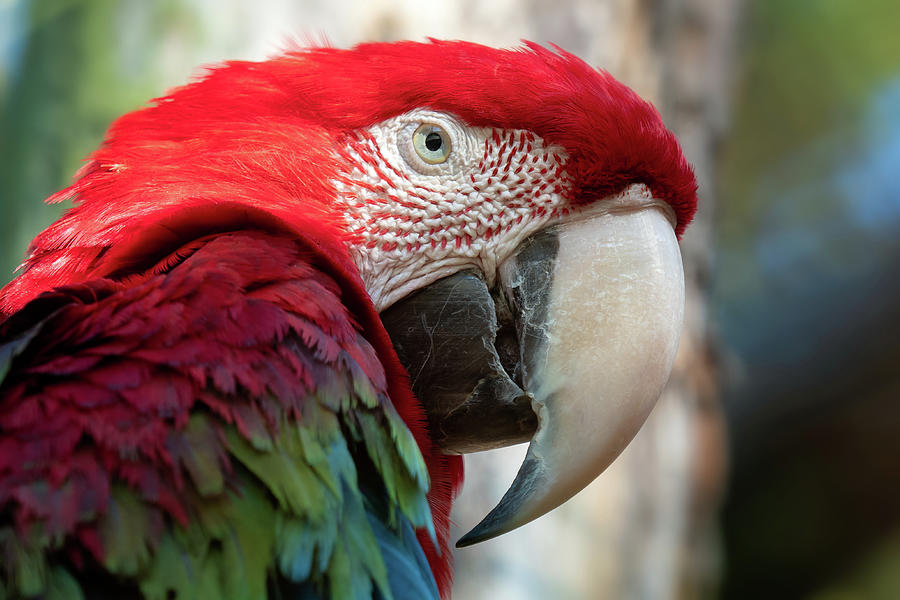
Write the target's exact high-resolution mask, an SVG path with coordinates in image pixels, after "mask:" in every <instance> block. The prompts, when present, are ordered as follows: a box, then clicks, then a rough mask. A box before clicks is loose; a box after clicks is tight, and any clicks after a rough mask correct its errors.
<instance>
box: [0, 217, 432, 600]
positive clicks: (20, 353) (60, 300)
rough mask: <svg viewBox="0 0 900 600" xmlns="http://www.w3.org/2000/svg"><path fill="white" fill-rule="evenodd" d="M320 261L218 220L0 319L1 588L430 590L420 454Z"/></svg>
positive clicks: (97, 593) (221, 594) (72, 593)
mask: <svg viewBox="0 0 900 600" xmlns="http://www.w3.org/2000/svg"><path fill="white" fill-rule="evenodd" d="M322 265H323V261H322V259H321V257H320V256H318V255H317V254H316V253H315V252H314V251H311V250H310V249H309V248H308V247H304V246H303V245H302V244H298V243H297V241H296V240H295V239H292V238H291V237H290V236H283V235H282V236H279V235H276V234H273V233H266V232H260V231H251V232H232V233H216V234H214V235H210V236H208V237H206V238H201V239H199V240H196V241H194V242H192V243H191V244H189V245H187V246H185V247H183V248H181V249H179V250H177V251H176V252H175V253H174V254H173V255H171V256H169V257H167V258H166V259H164V260H163V261H161V262H160V263H159V264H158V265H157V266H156V267H154V268H149V269H145V270H143V271H139V272H131V273H127V274H124V275H123V276H121V277H120V278H118V279H110V278H99V279H94V280H90V281H86V282H81V283H76V284H73V285H69V286H65V287H60V288H57V289H54V290H53V291H50V292H46V293H44V294H42V295H40V296H38V297H37V298H36V299H34V300H32V301H31V302H29V303H28V304H27V305H25V306H24V307H23V308H22V309H21V310H19V311H17V312H16V313H14V314H13V315H11V316H10V317H9V318H8V319H6V321H5V322H3V323H2V325H0V557H2V560H0V563H2V566H0V592H2V593H0V596H3V597H17V596H33V595H45V596H46V597H48V598H53V597H60V598H61V597H66V598H77V597H79V596H82V597H127V595H133V596H138V595H142V596H143V597H145V598H168V597H176V598H194V597H205V598H236V599H237V598H261V597H266V595H267V594H271V595H272V596H273V597H282V598H287V597H312V598H318V597H322V598H334V599H337V598H379V597H383V598H390V597H394V598H401V597H410V596H408V594H409V593H413V594H415V597H417V598H419V597H429V596H430V597H435V598H436V597H437V595H438V593H437V587H436V585H435V580H434V577H433V576H432V574H431V571H430V570H429V568H428V562H427V561H426V559H425V553H424V552H423V549H422V546H421V545H420V544H419V543H418V542H417V540H416V537H415V534H414V533H413V532H414V530H430V531H431V535H432V537H434V533H433V524H432V523H433V522H432V516H431V512H430V510H429V506H428V501H427V497H426V493H427V490H428V487H429V476H428V469H427V467H426V464H425V462H424V460H423V457H422V454H421V453H420V451H419V447H418V446H417V443H416V440H415V439H414V437H413V434H412V433H411V432H410V430H409V428H408V427H407V426H406V424H405V423H404V420H403V418H401V416H400V414H399V413H398V411H397V408H396V407H395V406H394V404H392V402H391V400H390V398H389V389H390V388H391V385H392V384H391V383H390V382H389V381H388V378H389V376H388V375H386V371H385V367H384V365H383V364H382V362H381V359H380V356H379V353H378V352H377V351H376V349H375V347H373V344H372V343H370V340H369V339H368V338H367V336H366V332H365V330H364V328H363V326H361V325H360V322H364V319H362V318H360V317H359V316H358V315H356V314H354V311H353V310H352V308H351V307H350V306H351V305H352V303H350V302H348V301H347V298H346V297H345V296H346V294H345V290H344V289H343V288H342V286H341V283H339V282H338V281H336V279H335V278H334V277H332V276H331V275H329V273H328V272H327V269H324V268H322ZM401 570H403V571H404V572H403V573H401ZM423 591H424V592H427V595H426V596H423V595H422V593H423ZM128 592H130V594H129V593H128Z"/></svg>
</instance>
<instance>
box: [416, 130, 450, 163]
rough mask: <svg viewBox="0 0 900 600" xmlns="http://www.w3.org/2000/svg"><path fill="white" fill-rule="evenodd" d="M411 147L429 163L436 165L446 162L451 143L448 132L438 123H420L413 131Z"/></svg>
mask: <svg viewBox="0 0 900 600" xmlns="http://www.w3.org/2000/svg"><path fill="white" fill-rule="evenodd" d="M412 142H413V144H412V145H413V149H414V150H415V151H416V154H417V155H418V156H419V158H421V159H422V160H424V161H425V162H426V163H428V164H429V165H438V164H441V163H444V162H447V159H448V158H450V151H451V150H452V149H453V144H452V143H451V142H450V134H449V133H447V131H445V130H444V128H443V127H441V126H440V125H435V124H434V123H422V124H421V125H419V127H418V128H417V129H416V130H415V132H413V135H412Z"/></svg>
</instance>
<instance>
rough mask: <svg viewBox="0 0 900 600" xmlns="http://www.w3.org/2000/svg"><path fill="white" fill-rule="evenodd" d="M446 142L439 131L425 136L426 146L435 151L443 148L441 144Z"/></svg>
mask: <svg viewBox="0 0 900 600" xmlns="http://www.w3.org/2000/svg"><path fill="white" fill-rule="evenodd" d="M443 144H444V140H443V139H441V136H440V134H439V133H436V132H434V131H432V132H431V133H429V134H428V135H427V136H425V147H426V148H428V149H429V150H431V151H432V152H435V151H437V150H440V149H441V146H442V145H443Z"/></svg>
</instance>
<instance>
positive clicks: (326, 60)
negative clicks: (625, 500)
mask: <svg viewBox="0 0 900 600" xmlns="http://www.w3.org/2000/svg"><path fill="white" fill-rule="evenodd" d="M64 200H71V201H72V204H71V207H70V208H69V209H68V210H67V211H66V212H65V213H64V214H63V215H62V216H61V217H60V218H59V219H58V220H57V221H55V222H54V223H52V224H51V225H49V227H47V228H46V229H45V230H44V231H43V232H41V233H40V234H38V235H37V236H36V237H35V239H34V240H33V241H32V242H31V244H30V246H29V249H28V252H27V255H26V258H25V260H24V262H23V264H22V266H21V267H20V269H19V271H20V272H19V274H18V276H17V277H16V278H14V279H13V280H12V281H11V282H10V283H9V284H7V285H6V286H5V287H4V288H3V290H2V292H0V319H2V321H0V599H12V598H48V599H61V598H66V599H93V598H117V599H122V598H144V599H147V600H157V599H159V600H171V599H181V600H186V599H193V598H198V599H206V598H223V599H258V598H276V599H294V598H304V599H318V598H322V599H325V598H328V599H331V600H339V599H340V600H343V599H363V598H365V599H369V598H377V599H384V600H388V599H391V598H393V599H398V600H399V599H407V598H415V599H426V598H448V597H449V594H450V591H451V580H452V564H451V563H452V559H451V556H452V554H451V548H450V544H451V542H450V509H451V505H452V503H453V501H454V499H455V497H456V494H457V492H458V490H459V488H460V486H461V484H462V477H463V470H462V455H463V454H465V453H468V452H475V451H481V450H487V449H490V448H497V447H501V446H508V445H511V444H515V443H521V442H528V444H529V445H528V450H527V452H526V455H525V458H524V461H523V463H522V466H521V468H520V469H519V471H518V474H517V475H516V477H515V480H514V481H513V483H512V485H511V486H510V488H509V491H507V492H506V494H505V495H504V496H503V497H502V499H501V500H500V501H499V503H498V504H497V505H496V507H495V508H494V509H493V510H492V511H490V513H489V514H488V515H487V516H486V517H485V518H484V520H482V521H481V522H480V523H478V524H477V525H476V526H475V527H474V528H473V529H472V530H471V531H470V532H469V533H468V534H466V535H465V536H463V537H462V538H461V539H460V540H458V542H457V546H460V547H464V546H467V545H470V544H473V543H476V542H480V541H483V540H486V539H490V538H492V537H495V536H498V535H501V534H503V533H506V532H508V531H510V530H512V529H515V528H517V527H520V526H522V525H524V524H526V523H528V522H530V521H532V520H533V519H536V518H538V517H540V516H541V515H543V514H545V513H547V512H549V511H551V510H553V509H554V508H556V507H557V506H559V505H560V504H562V503H563V502H565V501H566V500H568V499H569V498H570V497H572V496H573V495H574V494H576V493H577V492H578V491H579V490H581V489H582V488H584V487H585V486H586V485H587V484H588V483H589V482H590V481H592V480H593V479H594V478H596V477H597V476H598V475H599V474H600V473H601V472H602V471H603V470H604V469H605V468H606V467H607V466H608V465H609V464H610V463H611V462H612V461H613V460H614V459H615V457H616V456H617V455H618V454H619V453H620V452H621V451H622V449H623V448H624V447H625V446H626V445H627V443H628V442H629V440H630V439H631V438H632V437H633V436H634V434H635V433H636V431H637V430H638V429H639V428H640V426H641V424H642V423H643V421H644V419H645V418H646V417H647V415H648V413H649V411H650V409H651V408H652V407H653V405H654V403H655V402H656V400H657V399H658V397H659V395H660V393H661V391H662V389H663V386H664V385H665V383H666V380H667V379H668V376H669V373H670V370H671V368H672V364H673V361H674V356H675V352H676V349H677V346H678V341H679V336H680V331H681V326H682V320H683V314H684V279H683V278H684V275H683V266H682V259H681V252H680V246H679V242H680V239H681V236H682V233H683V232H684V230H685V228H686V227H687V225H688V223H689V222H690V221H691V219H692V218H693V215H694V213H695V211H696V207H697V184H696V179H695V176H694V173H693V170H692V167H691V166H690V164H689V163H688V161H687V160H686V158H685V157H684V154H683V152H682V149H681V146H680V145H679V142H678V140H677V139H676V137H675V135H674V134H673V133H672V132H671V131H670V130H669V129H667V128H666V126H665V124H664V123H663V121H662V118H661V117H660V115H659V113H658V112H657V110H656V109H655V108H654V107H653V106H652V105H651V104H650V103H649V102H647V101H645V100H643V99H641V98H640V97H639V96H638V95H637V94H636V93H635V92H633V91H632V90H631V89H629V88H628V87H626V86H625V85H624V84H622V83H620V82H619V81H617V80H616V79H615V78H614V77H613V76H612V75H610V74H609V73H607V72H606V71H603V70H601V69H597V68H594V67H592V66H590V65H589V64H587V63H586V62H584V61H582V60H581V59H580V58H578V57H577V56H575V55H573V54H571V53H568V52H566V51H564V50H563V49H561V48H559V47H557V46H549V47H546V46H543V45H539V44H536V43H532V42H522V44H521V45H519V46H516V47H512V48H493V47H488V46H483V45H479V44H475V43H471V42H464V41H440V40H433V39H430V40H427V41H422V42H370V43H363V44H359V45H356V46H354V47H352V48H347V49H341V48H334V47H330V46H314V47H299V46H297V47H292V48H289V49H287V50H285V51H283V52H282V53H281V54H278V55H276V56H274V57H271V58H269V59H266V60H263V61H259V62H254V61H232V62H226V63H222V64H220V65H217V66H214V67H210V68H209V69H208V70H207V71H205V72H204V73H202V74H201V75H198V76H197V77H196V78H195V79H194V80H192V81H190V82H189V83H187V84H185V85H183V86H181V87H178V88H175V89H173V90H170V91H169V92H167V93H166V95H164V96H163V97H160V98H157V99H155V100H153V101H151V102H150V103H149V104H147V105H146V106H144V107H142V108H139V109H137V110H135V111H133V112H130V113H128V114H125V115H124V116H122V117H120V118H118V119H117V120H115V121H114V122H113V123H112V125H111V126H110V127H109V130H108V132H107V134H106V137H105V140H104V141H103V142H102V144H101V145H100V147H99V148H98V149H97V150H95V151H94V152H93V153H92V154H91V155H90V156H89V157H88V159H87V160H86V162H85V164H84V166H83V167H82V168H81V169H80V170H79V172H78V173H76V175H75V177H74V178H73V181H72V183H71V185H70V186H69V187H67V188H65V189H63V190H61V191H59V192H57V193H55V194H54V195H52V196H51V197H50V198H48V199H47V201H48V202H60V201H64Z"/></svg>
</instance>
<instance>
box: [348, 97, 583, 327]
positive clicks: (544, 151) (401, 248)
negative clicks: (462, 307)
mask: <svg viewBox="0 0 900 600" xmlns="http://www.w3.org/2000/svg"><path fill="white" fill-rule="evenodd" d="M423 124H433V125H435V126H437V127H438V128H439V129H440V131H443V132H444V133H446V136H447V137H446V142H449V145H450V151H449V154H447V156H446V160H444V161H443V162H438V163H434V164H430V163H429V162H426V160H425V159H424V158H423V157H422V156H420V153H423V154H425V156H426V158H432V159H433V158H438V157H439V156H440V155H439V154H435V153H431V154H435V155H434V156H430V153H429V151H428V149H427V148H424V149H423V148H422V145H421V143H420V144H419V152H417V149H416V147H415V132H416V130H417V129H418V128H419V127H420V126H421V125H423ZM419 141H420V142H421V139H420V140H419ZM423 150H424V152H422V151H423ZM342 155H343V158H344V160H345V162H346V164H348V165H350V166H349V168H348V170H347V171H346V172H345V173H344V174H343V176H342V177H340V178H338V179H337V181H336V182H335V183H336V186H337V189H338V194H339V201H340V202H342V203H343V204H344V206H345V209H344V210H345V215H346V219H347V223H348V227H347V230H348V231H350V232H351V234H354V235H358V236H360V238H361V243H358V244H354V245H353V246H352V248H351V251H352V252H353V258H354V261H355V262H356V264H357V266H358V267H359V269H360V273H361V274H362V277H363V281H364V282H365V285H366V289H367V290H368V291H369V293H370V295H371V297H372V299H373V301H374V303H375V307H376V309H377V310H379V311H381V310H383V309H385V308H387V307H388V306H390V305H391V304H393V303H394V302H395V301H397V300H399V299H400V298H403V297H404V296H406V295H407V294H409V293H410V292H412V291H414V290H416V289H419V288H422V287H424V286H426V285H428V284H429V283H432V282H434V281H436V280H438V279H440V278H442V277H446V276H448V275H452V274H453V273H456V272H458V271H460V270H462V269H464V268H467V267H474V268H477V269H479V270H481V272H482V273H484V275H485V278H486V279H487V281H488V285H491V284H492V283H493V279H494V276H495V274H496V272H497V266H498V265H499V264H500V263H501V262H502V261H503V260H505V259H506V258H507V257H508V256H509V255H510V254H511V253H512V252H513V251H514V250H515V248H516V247H517V246H518V244H519V243H520V242H521V241H522V240H523V239H524V238H526V237H528V236H529V235H531V234H532V233H534V232H535V231H538V230H539V229H541V227H543V226H544V225H546V224H547V222H548V221H550V220H551V219H554V218H556V217H559V216H561V215H564V214H566V212H567V209H566V208H565V206H564V202H565V200H566V198H567V196H568V193H569V189H570V181H569V177H568V175H567V174H566V172H565V163H566V160H567V156H566V153H565V151H564V150H563V149H562V148H561V147H559V146H553V145H545V144H544V142H543V140H542V139H541V138H539V137H537V136H536V135H534V134H533V133H531V132H529V131H525V130H499V129H491V128H487V127H469V126H467V125H464V124H462V123H461V122H460V121H459V120H457V119H456V118H454V117H453V116H451V115H448V114H446V113H440V112H435V111H432V110H414V111H412V112H409V113H406V114H404V115H401V116H399V117H395V118H393V119H389V120H387V121H384V122H382V123H379V124H377V125H374V126H372V127H370V128H368V130H366V131H363V132H361V133H360V134H359V135H358V137H357V138H356V139H354V140H351V141H350V142H349V143H348V144H347V146H346V147H345V149H344V150H343V151H342Z"/></svg>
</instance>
